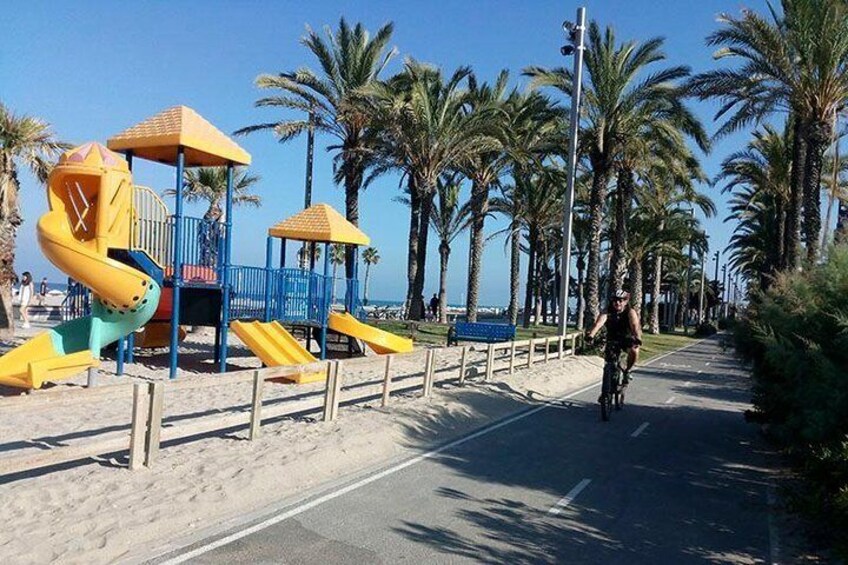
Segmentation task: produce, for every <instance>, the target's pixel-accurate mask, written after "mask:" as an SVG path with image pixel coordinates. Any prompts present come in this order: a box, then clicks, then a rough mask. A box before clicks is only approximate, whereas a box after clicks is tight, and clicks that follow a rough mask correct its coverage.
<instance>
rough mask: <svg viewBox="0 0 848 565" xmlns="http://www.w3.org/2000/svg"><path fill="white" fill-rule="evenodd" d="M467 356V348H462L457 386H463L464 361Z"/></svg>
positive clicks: (464, 346)
mask: <svg viewBox="0 0 848 565" xmlns="http://www.w3.org/2000/svg"><path fill="white" fill-rule="evenodd" d="M467 355H468V346H467V345H463V346H462V356H461V357H460V358H459V384H460V386H462V385H463V384H465V361H466V356H467Z"/></svg>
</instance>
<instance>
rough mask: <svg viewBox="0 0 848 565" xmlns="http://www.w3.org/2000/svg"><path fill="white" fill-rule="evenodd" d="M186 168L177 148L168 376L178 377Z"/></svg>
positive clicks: (180, 151)
mask: <svg viewBox="0 0 848 565" xmlns="http://www.w3.org/2000/svg"><path fill="white" fill-rule="evenodd" d="M184 168H185V148H184V147H183V146H182V145H181V146H180V147H179V148H178V149H177V182H176V187H175V188H176V194H175V195H174V198H175V203H174V262H173V266H172V270H173V273H172V275H171V276H172V279H171V281H172V283H171V284H172V287H173V296H174V298H173V301H172V303H171V340H170V346H171V349H170V351H169V357H170V369H169V371H168V376H169V377H170V378H172V379H175V378H177V356H178V351H177V348H178V347H179V338H180V287H181V286H182V284H183V169H184Z"/></svg>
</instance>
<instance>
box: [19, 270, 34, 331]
mask: <svg viewBox="0 0 848 565" xmlns="http://www.w3.org/2000/svg"><path fill="white" fill-rule="evenodd" d="M19 294H20V297H21V320H22V321H23V324H22V325H21V327H23V328H28V327H30V325H29V305H30V302H32V298H33V295H34V294H35V285H34V284H33V282H32V275H31V274H30V272H29V271H24V274H23V277H22V278H21V288H20V292H19Z"/></svg>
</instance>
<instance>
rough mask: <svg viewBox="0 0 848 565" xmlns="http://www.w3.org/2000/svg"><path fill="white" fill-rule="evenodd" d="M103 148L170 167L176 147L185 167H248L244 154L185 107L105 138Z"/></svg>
mask: <svg viewBox="0 0 848 565" xmlns="http://www.w3.org/2000/svg"><path fill="white" fill-rule="evenodd" d="M106 146H107V147H108V148H109V149H111V150H113V151H132V152H133V156H135V157H140V158H142V159H149V160H150V161H157V162H159V163H165V164H167V165H174V166H176V164H177V148H178V147H179V146H183V147H184V148H185V166H186V167H199V166H203V167H219V166H222V165H226V164H227V163H230V162H232V163H234V164H236V165H249V164H250V154H249V153H248V152H247V151H245V150H244V149H242V148H241V147H239V146H238V144H237V143H236V142H235V141H233V140H232V139H230V138H229V137H227V136H226V135H224V134H223V133H221V131H220V130H219V129H218V128H216V127H215V126H213V125H212V124H210V123H209V122H208V121H206V120H205V119H204V118H203V117H202V116H201V115H200V114H198V113H197V112H195V111H194V110H192V109H191V108H189V107H188V106H174V107H173V108H169V109H167V110H165V111H164V112H160V113H158V114H156V115H155V116H153V117H151V118H147V119H146V120H144V121H143V122H141V123H138V124H136V125H134V126H132V127H131V128H129V129H125V130H124V131H122V132H121V133H119V134H118V135H115V136H113V137H111V138H109V140H108V141H107V142H106Z"/></svg>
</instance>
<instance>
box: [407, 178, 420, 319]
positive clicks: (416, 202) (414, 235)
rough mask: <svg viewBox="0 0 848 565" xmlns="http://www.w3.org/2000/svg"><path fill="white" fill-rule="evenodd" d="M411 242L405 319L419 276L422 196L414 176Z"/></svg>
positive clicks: (408, 253) (411, 183) (410, 306)
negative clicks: (419, 234)
mask: <svg viewBox="0 0 848 565" xmlns="http://www.w3.org/2000/svg"><path fill="white" fill-rule="evenodd" d="M408 187H409V242H408V245H407V255H406V304H404V307H403V312H404V317H406V318H407V319H409V318H411V316H410V314H411V311H412V296H413V294H414V290H415V277H416V275H417V274H418V229H419V225H420V224H421V195H420V194H418V191H417V190H416V188H415V183H414V182H413V180H412V175H410V176H409V181H408Z"/></svg>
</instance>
